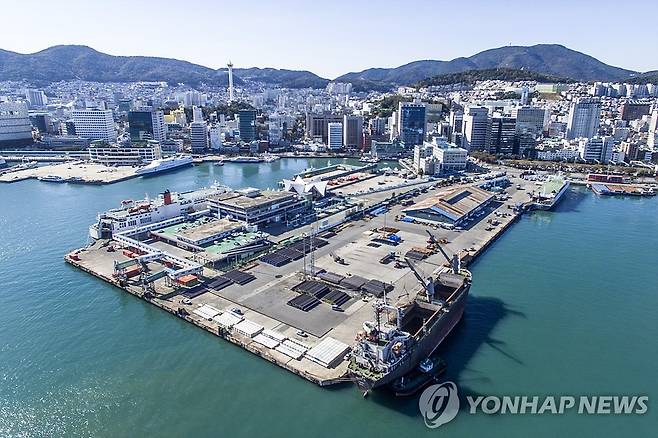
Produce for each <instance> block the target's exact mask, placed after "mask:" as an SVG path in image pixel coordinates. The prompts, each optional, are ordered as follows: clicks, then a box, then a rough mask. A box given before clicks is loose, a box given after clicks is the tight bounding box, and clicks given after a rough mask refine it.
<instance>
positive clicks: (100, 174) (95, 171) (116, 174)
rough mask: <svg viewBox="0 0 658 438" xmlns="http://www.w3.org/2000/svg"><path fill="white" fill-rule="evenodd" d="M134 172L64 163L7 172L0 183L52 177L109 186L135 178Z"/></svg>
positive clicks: (128, 169) (131, 170) (85, 164)
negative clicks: (75, 179) (73, 178)
mask: <svg viewBox="0 0 658 438" xmlns="http://www.w3.org/2000/svg"><path fill="white" fill-rule="evenodd" d="M135 170H136V168H134V167H130V166H119V167H108V166H104V165H102V164H93V163H80V162H76V163H70V162H66V163H59V164H49V165H46V166H39V167H34V168H32V169H24V170H19V171H16V172H7V173H5V174H3V175H0V182H16V181H23V180H26V179H30V178H35V179H36V178H39V177H44V176H50V175H52V176H59V177H61V178H63V179H66V178H72V177H75V178H82V180H83V181H80V182H79V183H82V184H84V183H90V184H111V183H115V182H119V181H124V180H126V179H129V178H134V177H136V176H137V175H135Z"/></svg>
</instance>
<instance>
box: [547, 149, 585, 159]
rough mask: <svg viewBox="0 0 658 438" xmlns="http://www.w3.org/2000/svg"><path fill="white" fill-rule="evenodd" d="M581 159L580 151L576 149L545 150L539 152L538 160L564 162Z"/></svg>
mask: <svg viewBox="0 0 658 438" xmlns="http://www.w3.org/2000/svg"><path fill="white" fill-rule="evenodd" d="M575 158H580V151H579V150H578V149H575V148H562V149H544V150H538V151H537V159H538V160H546V161H564V160H573V159H575Z"/></svg>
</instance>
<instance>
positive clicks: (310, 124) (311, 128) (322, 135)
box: [306, 113, 343, 144]
mask: <svg viewBox="0 0 658 438" xmlns="http://www.w3.org/2000/svg"><path fill="white" fill-rule="evenodd" d="M342 122H343V116H339V115H336V114H312V113H307V114H306V137H307V138H308V139H310V140H314V141H318V142H321V143H324V144H327V142H328V132H329V130H328V125H329V123H341V124H342Z"/></svg>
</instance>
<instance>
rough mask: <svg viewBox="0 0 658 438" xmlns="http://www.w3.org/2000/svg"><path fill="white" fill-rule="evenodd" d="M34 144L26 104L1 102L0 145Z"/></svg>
mask: <svg viewBox="0 0 658 438" xmlns="http://www.w3.org/2000/svg"><path fill="white" fill-rule="evenodd" d="M29 143H32V125H31V124H30V118H29V117H28V111H27V104H26V103H25V102H0V145H17V146H22V145H25V144H29Z"/></svg>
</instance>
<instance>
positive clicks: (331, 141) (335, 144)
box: [327, 123, 343, 150]
mask: <svg viewBox="0 0 658 438" xmlns="http://www.w3.org/2000/svg"><path fill="white" fill-rule="evenodd" d="M327 145H328V146H329V149H330V150H337V149H341V148H342V147H343V124H342V123H329V124H328V125H327Z"/></svg>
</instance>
